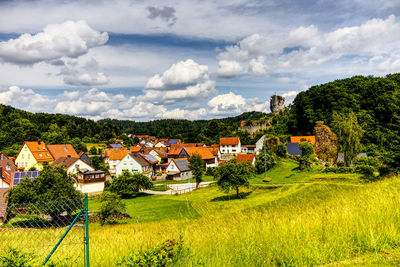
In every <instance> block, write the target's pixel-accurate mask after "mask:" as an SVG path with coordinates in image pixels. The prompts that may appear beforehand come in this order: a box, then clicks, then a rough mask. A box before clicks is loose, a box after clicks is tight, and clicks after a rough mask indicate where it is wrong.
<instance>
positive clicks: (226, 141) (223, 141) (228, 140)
mask: <svg viewBox="0 0 400 267" xmlns="http://www.w3.org/2000/svg"><path fill="white" fill-rule="evenodd" d="M239 141H240V138H239V137H221V138H220V139H219V144H220V145H238V144H239Z"/></svg>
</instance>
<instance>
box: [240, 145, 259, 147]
mask: <svg viewBox="0 0 400 267" xmlns="http://www.w3.org/2000/svg"><path fill="white" fill-rule="evenodd" d="M242 147H256V145H242Z"/></svg>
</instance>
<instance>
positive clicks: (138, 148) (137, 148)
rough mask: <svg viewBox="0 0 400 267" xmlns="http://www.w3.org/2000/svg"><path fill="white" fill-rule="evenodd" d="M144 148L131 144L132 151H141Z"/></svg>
mask: <svg viewBox="0 0 400 267" xmlns="http://www.w3.org/2000/svg"><path fill="white" fill-rule="evenodd" d="M141 149H142V147H141V146H131V152H132V153H136V152H139V151H140V150H141Z"/></svg>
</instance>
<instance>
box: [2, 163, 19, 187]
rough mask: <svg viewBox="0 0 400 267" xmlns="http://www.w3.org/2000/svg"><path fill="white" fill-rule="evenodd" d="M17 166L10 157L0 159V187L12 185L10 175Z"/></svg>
mask: <svg viewBox="0 0 400 267" xmlns="http://www.w3.org/2000/svg"><path fill="white" fill-rule="evenodd" d="M16 171H17V166H16V165H15V163H14V161H12V160H11V159H3V160H0V188H10V187H12V176H13V173H14V172H16Z"/></svg>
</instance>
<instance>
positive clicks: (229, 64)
mask: <svg viewBox="0 0 400 267" xmlns="http://www.w3.org/2000/svg"><path fill="white" fill-rule="evenodd" d="M241 72H242V66H240V63H239V62H237V61H232V60H221V61H220V62H219V68H218V71H217V76H218V77H221V78H228V79H229V78H233V77H235V76H236V75H238V74H240V73H241Z"/></svg>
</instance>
